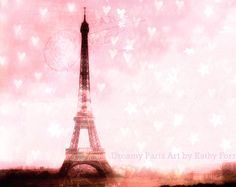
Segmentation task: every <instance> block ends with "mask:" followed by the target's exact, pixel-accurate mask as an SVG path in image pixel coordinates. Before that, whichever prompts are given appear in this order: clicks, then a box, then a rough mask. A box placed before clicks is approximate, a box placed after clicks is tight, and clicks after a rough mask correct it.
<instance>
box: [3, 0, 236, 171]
mask: <svg viewBox="0 0 236 187" xmlns="http://www.w3.org/2000/svg"><path fill="white" fill-rule="evenodd" d="M83 6H86V7H87V15H88V16H87V20H88V23H89V25H90V34H89V43H90V45H89V50H90V51H89V53H90V76H91V92H92V93H91V97H92V107H93V112H94V116H95V124H96V127H97V131H98V133H99V137H100V141H101V143H102V146H103V147H104V148H105V150H106V154H107V159H108V160H109V162H110V163H111V165H130V166H133V167H148V168H157V169H163V170H172V169H178V170H180V171H183V170H185V169H188V168H190V169H191V168H196V167H206V166H207V167H213V166H214V165H216V164H220V163H222V162H225V161H235V160H236V159H235V157H234V158H226V157H225V158H219V154H220V153H221V152H222V153H224V154H231V155H232V154H236V152H235V150H236V139H235V132H236V126H235V120H236V117H235V116H236V97H235V92H236V64H235V59H236V42H235V40H236V34H235V33H236V32H235V31H236V1H234V0H202V1H197V0H129V1H121V0H117V1H115V0H99V1H98V0H87V1H76V0H57V1H47V0H37V1H30V0H0V166H1V167H2V168H7V167H13V166H19V165H24V166H45V167H59V166H60V165H61V164H62V162H63V159H64V156H65V148H66V147H67V146H68V145H69V141H70V138H71V134H72V130H73V126H74V122H73V117H74V115H75V114H76V107H77V92H78V87H79V85H78V84H79V59H78V57H79V53H80V33H79V28H80V23H81V21H82V19H83V12H82V10H83V8H82V7H83ZM146 152H148V153H151V154H167V155H168V154H169V153H173V154H178V153H180V154H182V153H192V154H195V153H196V152H199V153H201V154H204V153H212V154H217V155H218V158H217V159H212V158H205V159H203V158H202V159H197V158H194V159H190V160H187V159H174V158H173V159H171V158H168V159H141V160H138V159H127V158H125V159H123V160H121V159H118V157H117V156H114V155H118V153H120V154H122V155H123V156H124V155H129V154H138V153H144V154H145V153H146Z"/></svg>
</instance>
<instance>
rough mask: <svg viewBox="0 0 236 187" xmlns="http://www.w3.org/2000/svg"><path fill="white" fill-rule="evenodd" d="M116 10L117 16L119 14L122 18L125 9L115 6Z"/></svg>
mask: <svg viewBox="0 0 236 187" xmlns="http://www.w3.org/2000/svg"><path fill="white" fill-rule="evenodd" d="M116 12H117V14H118V16H119V17H120V18H121V19H122V18H124V15H125V9H119V8H117V9H116Z"/></svg>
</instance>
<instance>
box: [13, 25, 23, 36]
mask: <svg viewBox="0 0 236 187" xmlns="http://www.w3.org/2000/svg"><path fill="white" fill-rule="evenodd" d="M21 30H22V27H21V25H14V32H15V34H16V35H17V34H19V33H20V32H21Z"/></svg>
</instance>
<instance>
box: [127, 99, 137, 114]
mask: <svg viewBox="0 0 236 187" xmlns="http://www.w3.org/2000/svg"><path fill="white" fill-rule="evenodd" d="M125 111H126V112H127V113H128V114H134V113H136V112H137V104H133V103H130V102H128V104H127V106H126V107H125Z"/></svg>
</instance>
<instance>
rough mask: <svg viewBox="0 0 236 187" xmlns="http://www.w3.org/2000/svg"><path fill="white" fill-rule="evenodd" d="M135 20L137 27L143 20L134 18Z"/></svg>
mask: <svg viewBox="0 0 236 187" xmlns="http://www.w3.org/2000/svg"><path fill="white" fill-rule="evenodd" d="M133 21H134V26H135V27H137V26H138V25H139V23H140V21H141V18H135V17H134V18H133Z"/></svg>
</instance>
